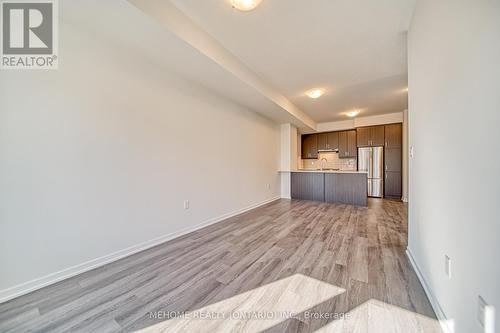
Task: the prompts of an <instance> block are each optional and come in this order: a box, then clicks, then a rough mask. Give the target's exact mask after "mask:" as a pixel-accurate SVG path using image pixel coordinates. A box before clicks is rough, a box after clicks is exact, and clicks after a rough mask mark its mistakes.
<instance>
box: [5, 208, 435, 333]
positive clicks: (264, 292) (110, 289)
mask: <svg viewBox="0 0 500 333" xmlns="http://www.w3.org/2000/svg"><path fill="white" fill-rule="evenodd" d="M406 244H407V217H406V207H405V206H404V205H403V204H402V203H401V202H398V201H390V200H382V199H370V200H369V205H368V207H357V206H350V205H343V204H328V203H321V202H311V201H300V200H291V201H290V200H278V201H275V202H272V203H270V204H268V205H265V206H263V207H260V208H257V209H255V210H252V211H250V212H248V213H245V214H242V215H239V216H236V217H233V218H230V219H227V220H225V221H223V222H220V223H217V224H214V225H212V226H209V227H206V228H204V229H201V230H199V231H196V232H193V233H191V234H188V235H185V236H182V237H180V238H177V239H175V240H172V241H169V242H167V243H164V244H162V245H159V246H157V247H154V248H152V249H149V250H147V251H143V252H141V253H138V254H136V255H133V256H130V257H127V258H124V259H122V260H120V261H117V262H114V263H111V264H108V265H105V266H103V267H100V268H98V269H95V270H93V271H90V272H86V273H84V274H81V275H79V276H76V277H74V278H71V279H68V280H65V281H62V282H60V283H57V284H55V285H52V286H49V287H46V288H43V289H40V290H38V291H35V292H33V293H31V294H28V295H25V296H22V297H20V298H17V299H14V300H11V301H9V302H6V303H2V304H0V332H78V331H81V332H134V331H139V330H144V331H148V332H160V331H165V332H172V331H186V332H193V331H206V332H214V331H242V332H259V331H265V332H313V331H320V332H350V331H354V330H355V329H354V328H353V327H354V326H356V325H359V327H358V328H356V329H357V331H359V332H375V331H376V330H374V329H373V330H369V329H368V328H369V327H370V325H371V326H373V327H374V328H376V327H379V328H380V327H384V326H381V323H382V322H383V321H384V320H387V318H391V319H390V320H388V322H399V324H400V325H403V324H405V323H407V322H411V323H413V324H412V325H414V328H415V332H435V330H434V329H435V328H434V327H433V328H430V326H431V324H429V322H432V323H435V315H434V313H433V311H432V308H431V306H430V304H429V302H428V300H427V298H426V296H425V293H424V291H423V289H422V286H421V285H420V283H419V282H418V279H417V276H416V275H415V273H414V271H413V269H412V268H411V266H410V263H409V262H408V260H407V258H406V255H405V249H406ZM272 295H276V296H272ZM200 309H209V310H210V311H215V312H217V311H227V309H230V311H233V310H235V309H236V310H244V311H245V312H249V311H261V310H262V311H273V310H276V311H281V312H286V311H292V312H297V315H295V316H293V318H280V319H279V320H278V319H276V318H273V319H269V318H267V319H264V321H262V320H261V322H260V323H259V322H258V321H255V320H254V319H248V320H242V319H241V318H237V319H239V320H236V321H235V320H225V319H224V320H220V319H221V318H215V319H214V318H201V319H200V318H195V319H193V318H192V317H189V316H186V312H187V313H191V314H192V313H193V311H195V310H200ZM173 313H175V314H177V315H178V318H176V319H170V320H168V321H167V319H169V317H168V316H171V315H172V314H173ZM306 313H307V314H316V315H317V316H316V317H315V316H314V315H313V316H310V315H309V316H306V315H305V314H306ZM345 313H347V314H351V315H352V316H354V317H351V318H358V317H359V318H361V317H363V318H365V317H366V318H370V320H368V319H366V320H349V317H347V320H344V319H342V318H340V319H339V318H338V316H339V315H342V314H345ZM325 314H326V315H325ZM328 314H329V315H328ZM373 314H376V315H373ZM410 317H411V318H414V319H409V318H410ZM384 318H385V319H384ZM395 318H396V319H395ZM405 318H406V319H405ZM415 318H416V319H415ZM398 320H399V321H398ZM193 321H194V322H193ZM365 324H366V325H365ZM193 325H195V326H193ZM353 325H354V326H353ZM346 327H349V328H348V329H346ZM398 327H403V326H398ZM384 330H385V332H389V331H390V332H398V329H391V330H389V329H388V328H387V326H385V327H384V328H383V330H382V331H384ZM377 332H378V331H377ZM406 332H410V330H408V329H405V333H406ZM412 332H413V331H412ZM436 332H437V330H436Z"/></svg>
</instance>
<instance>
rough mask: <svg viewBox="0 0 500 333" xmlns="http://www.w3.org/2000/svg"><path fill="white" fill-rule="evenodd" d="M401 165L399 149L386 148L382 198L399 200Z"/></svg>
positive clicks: (400, 192)
mask: <svg viewBox="0 0 500 333" xmlns="http://www.w3.org/2000/svg"><path fill="white" fill-rule="evenodd" d="M401 164H402V158H401V148H386V149H385V160H384V196H385V197H387V198H401V194H402V181H401V173H402V165H401Z"/></svg>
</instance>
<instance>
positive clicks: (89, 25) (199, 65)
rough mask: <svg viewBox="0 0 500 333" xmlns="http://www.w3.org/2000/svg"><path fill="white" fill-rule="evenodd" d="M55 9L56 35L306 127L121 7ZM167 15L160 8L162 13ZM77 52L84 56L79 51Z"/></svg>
mask: <svg viewBox="0 0 500 333" xmlns="http://www.w3.org/2000/svg"><path fill="white" fill-rule="evenodd" d="M141 2H143V3H146V1H141ZM152 2H153V1H147V3H152ZM158 3H159V4H161V5H168V1H163V0H158ZM59 6H60V18H61V23H62V26H61V27H60V30H61V31H63V30H64V31H66V30H69V29H71V27H73V28H78V29H82V30H84V31H87V32H88V33H91V34H92V35H93V36H95V38H96V39H103V40H104V41H105V43H106V44H108V45H110V46H115V47H116V46H118V47H120V48H122V49H123V52H124V56H133V57H135V58H136V59H139V60H138V61H141V62H144V63H149V64H150V65H151V66H154V67H155V68H156V71H157V72H158V74H159V75H162V76H165V77H168V76H176V77H177V78H181V79H187V81H188V82H189V84H191V83H195V84H198V85H201V86H203V87H205V88H207V89H209V90H210V91H212V92H213V93H215V94H217V95H220V96H223V97H224V98H227V99H229V100H231V101H233V102H235V103H237V104H239V105H242V106H244V107H246V108H248V109H250V110H253V111H255V112H258V113H261V114H262V115H263V116H265V117H266V118H269V119H272V120H274V121H276V122H278V123H292V124H294V125H296V126H297V127H299V128H311V127H312V126H311V125H310V124H308V123H307V122H304V121H303V120H301V119H300V117H297V115H293V114H291V113H290V112H289V111H288V110H286V109H285V108H283V107H282V106H280V105H277V103H275V102H273V101H271V100H270V99H269V98H268V97H267V96H265V95H264V94H262V92H260V91H258V90H257V89H255V87H252V86H250V85H249V84H248V83H247V82H245V81H244V80H241V79H240V78H238V77H237V76H235V75H234V74H233V73H231V72H230V71H228V70H227V69H226V68H224V67H223V66H221V65H220V64H219V63H217V62H216V61H214V60H213V59H212V58H210V57H209V56H208V55H207V54H204V53H203V52H201V51H200V50H197V49H196V48H194V47H193V46H192V45H190V44H189V43H188V42H186V41H185V40H183V39H182V38H180V37H179V36H177V35H176V34H175V33H174V32H172V31H171V30H169V29H168V28H167V27H165V26H164V25H162V24H159V23H158V22H157V21H156V20H154V19H153V18H152V17H151V16H148V15H147V14H145V13H144V12H142V11H141V10H138V8H136V7H134V6H133V5H132V4H131V3H129V2H127V1H123V0H106V1H101V0H86V1H85V2H82V1H80V0H71V1H70V0H68V1H61V2H60V4H59ZM172 7H174V8H175V9H176V10H177V8H176V7H175V6H173V5H172ZM168 9H169V8H168V7H163V8H162V10H163V11H164V12H165V11H167V10H168ZM182 23H183V24H184V25H182V27H183V28H184V29H186V28H188V27H189V24H190V22H182ZM65 37H66V35H64V34H61V40H60V45H61V48H63V49H64V47H65V46H66V44H67V41H66V40H65V39H64V38H65ZM202 37H203V36H202ZM203 42H205V43H206V42H207V39H205V40H203ZM82 52H85V50H84V48H83V45H82ZM82 54H83V53H82ZM59 66H60V67H61V66H64V58H61V59H60V62H59Z"/></svg>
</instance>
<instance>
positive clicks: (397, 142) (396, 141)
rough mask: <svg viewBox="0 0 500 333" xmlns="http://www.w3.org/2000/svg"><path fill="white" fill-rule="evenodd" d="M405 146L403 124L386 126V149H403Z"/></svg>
mask: <svg viewBox="0 0 500 333" xmlns="http://www.w3.org/2000/svg"><path fill="white" fill-rule="evenodd" d="M402 146H403V131H402V125H401V124H391V125H385V147H386V148H401V147H402Z"/></svg>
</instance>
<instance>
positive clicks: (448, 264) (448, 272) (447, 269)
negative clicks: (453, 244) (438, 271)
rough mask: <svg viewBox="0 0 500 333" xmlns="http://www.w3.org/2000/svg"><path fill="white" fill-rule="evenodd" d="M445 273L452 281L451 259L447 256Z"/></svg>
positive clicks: (445, 258)
mask: <svg viewBox="0 0 500 333" xmlns="http://www.w3.org/2000/svg"><path fill="white" fill-rule="evenodd" d="M444 273H445V274H446V276H447V277H448V279H451V259H450V257H448V256H447V255H445V256H444Z"/></svg>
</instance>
